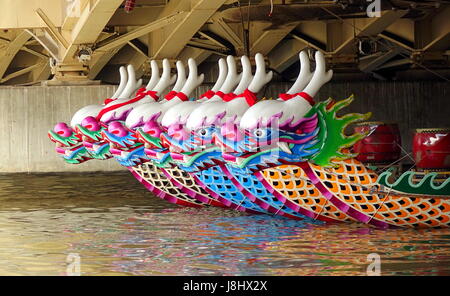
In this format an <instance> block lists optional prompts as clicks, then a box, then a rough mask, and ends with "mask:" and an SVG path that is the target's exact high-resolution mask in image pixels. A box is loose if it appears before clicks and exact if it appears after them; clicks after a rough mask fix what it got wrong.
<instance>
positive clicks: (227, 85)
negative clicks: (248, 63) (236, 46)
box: [220, 55, 240, 94]
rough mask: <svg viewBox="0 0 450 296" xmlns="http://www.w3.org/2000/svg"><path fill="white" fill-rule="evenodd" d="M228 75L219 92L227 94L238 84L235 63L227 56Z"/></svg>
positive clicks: (231, 57)
mask: <svg viewBox="0 0 450 296" xmlns="http://www.w3.org/2000/svg"><path fill="white" fill-rule="evenodd" d="M227 66H228V73H227V77H226V78H225V82H224V83H223V84H222V86H221V87H220V91H221V92H223V93H224V94H227V93H229V92H231V91H232V90H233V88H234V87H235V86H236V85H237V84H238V83H239V80H240V77H239V75H238V74H237V72H236V61H235V60H234V57H233V56H231V55H229V56H227Z"/></svg>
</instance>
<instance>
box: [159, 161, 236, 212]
mask: <svg viewBox="0 0 450 296" xmlns="http://www.w3.org/2000/svg"><path fill="white" fill-rule="evenodd" d="M161 171H162V172H163V173H164V174H165V175H166V176H167V177H168V178H170V179H171V181H172V183H173V184H174V185H176V186H177V187H178V188H179V189H181V190H182V191H184V192H186V193H187V194H189V195H190V196H191V197H194V198H196V199H197V200H199V201H201V202H203V203H206V204H208V205H211V206H216V207H223V208H226V207H227V206H225V205H224V204H223V203H221V202H220V201H218V200H216V199H214V198H213V197H212V196H210V195H209V194H208V192H206V190H205V189H203V187H201V186H200V185H198V184H197V183H196V182H195V180H194V178H193V177H192V176H191V175H190V174H189V173H188V172H186V171H184V170H182V169H180V168H179V167H177V166H173V167H171V168H164V169H161Z"/></svg>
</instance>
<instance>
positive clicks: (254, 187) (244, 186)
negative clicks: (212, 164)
mask: <svg viewBox="0 0 450 296" xmlns="http://www.w3.org/2000/svg"><path fill="white" fill-rule="evenodd" d="M225 168H226V170H228V171H229V172H230V173H231V175H232V178H234V179H235V180H236V181H237V182H238V184H239V187H241V188H239V189H240V190H241V192H242V193H243V194H245V193H246V191H248V192H249V193H250V194H249V195H247V196H249V198H251V197H250V195H251V196H253V197H254V198H255V200H254V202H256V203H258V204H259V205H261V207H263V208H264V209H267V210H268V211H270V212H271V213H272V214H274V215H280V216H287V217H290V218H294V219H295V218H297V219H307V220H311V218H314V216H313V215H308V216H305V215H303V214H301V213H299V212H297V211H294V210H292V209H291V208H289V207H287V206H286V205H285V204H284V203H282V202H281V201H280V200H279V199H277V198H276V197H275V196H274V195H273V194H271V193H270V192H269V191H267V189H266V188H265V187H264V185H263V184H262V183H261V182H260V181H259V180H258V178H256V177H255V176H254V175H252V174H251V172H250V170H248V169H241V168H237V167H233V166H231V165H225Z"/></svg>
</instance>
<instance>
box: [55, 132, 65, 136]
mask: <svg viewBox="0 0 450 296" xmlns="http://www.w3.org/2000/svg"><path fill="white" fill-rule="evenodd" d="M56 133H57V134H58V135H63V134H64V131H57V132H56Z"/></svg>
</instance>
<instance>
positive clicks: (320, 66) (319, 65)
mask: <svg viewBox="0 0 450 296" xmlns="http://www.w3.org/2000/svg"><path fill="white" fill-rule="evenodd" d="M325 69H326V66H325V58H324V56H323V53H321V52H320V51H317V52H316V70H315V71H314V75H313V77H312V78H311V81H310V82H309V83H308V85H307V86H306V87H305V89H304V90H303V92H305V93H307V94H308V95H310V96H311V97H312V98H314V96H315V95H316V94H317V93H318V92H319V89H320V88H321V87H322V86H323V85H324V84H325V83H327V82H328V81H330V79H331V77H333V70H329V71H325Z"/></svg>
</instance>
